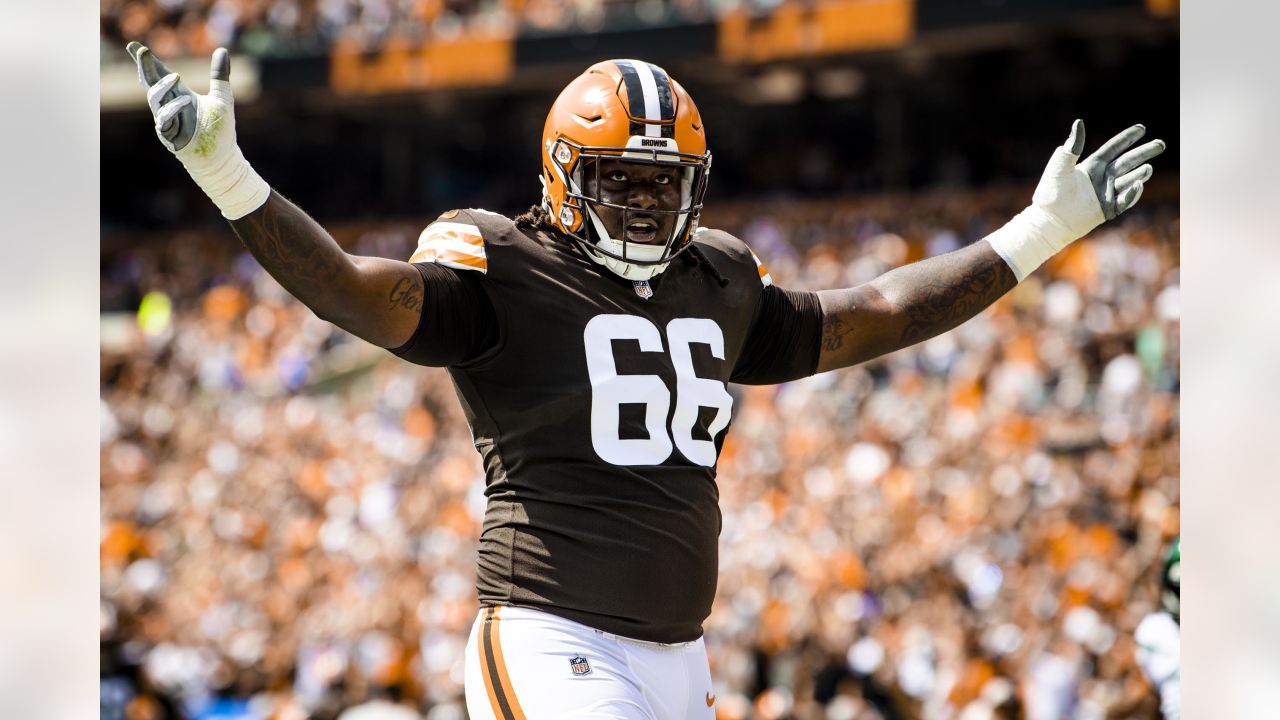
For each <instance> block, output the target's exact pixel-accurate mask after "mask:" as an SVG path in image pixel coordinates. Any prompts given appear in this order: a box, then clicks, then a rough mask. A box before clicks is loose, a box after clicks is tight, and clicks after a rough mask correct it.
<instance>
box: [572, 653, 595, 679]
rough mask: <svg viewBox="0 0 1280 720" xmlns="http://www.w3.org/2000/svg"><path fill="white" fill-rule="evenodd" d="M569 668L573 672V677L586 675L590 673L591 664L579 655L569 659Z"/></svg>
mask: <svg viewBox="0 0 1280 720" xmlns="http://www.w3.org/2000/svg"><path fill="white" fill-rule="evenodd" d="M569 667H570V668H571V669H572V670H573V674H574V675H586V674H587V673H589V672H591V664H590V663H588V662H587V659H586V658H584V657H582V656H581V655H575V656H573V657H571V658H569Z"/></svg>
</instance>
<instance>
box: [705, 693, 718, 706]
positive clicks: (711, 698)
mask: <svg viewBox="0 0 1280 720" xmlns="http://www.w3.org/2000/svg"><path fill="white" fill-rule="evenodd" d="M715 702H716V696H715V695H712V694H711V693H707V707H711V706H712V705H714V704H715Z"/></svg>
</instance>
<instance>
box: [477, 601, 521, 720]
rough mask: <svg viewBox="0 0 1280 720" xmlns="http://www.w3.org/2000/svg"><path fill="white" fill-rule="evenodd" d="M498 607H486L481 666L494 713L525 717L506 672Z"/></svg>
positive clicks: (505, 719)
mask: <svg viewBox="0 0 1280 720" xmlns="http://www.w3.org/2000/svg"><path fill="white" fill-rule="evenodd" d="M498 610H499V608H496V607H489V608H485V613H484V628H483V631H482V634H481V640H480V665H481V667H482V668H483V672H484V689H485V691H486V692H488V694H489V705H490V706H492V707H493V714H494V715H495V716H497V717H500V718H502V720H525V717H524V711H523V710H521V709H520V702H519V701H518V700H516V694H515V690H514V689H513V688H512V687H511V677H510V676H509V675H508V674H507V664H506V663H505V662H504V661H503V659H502V641H501V639H500V637H499V635H498V622H499V618H498Z"/></svg>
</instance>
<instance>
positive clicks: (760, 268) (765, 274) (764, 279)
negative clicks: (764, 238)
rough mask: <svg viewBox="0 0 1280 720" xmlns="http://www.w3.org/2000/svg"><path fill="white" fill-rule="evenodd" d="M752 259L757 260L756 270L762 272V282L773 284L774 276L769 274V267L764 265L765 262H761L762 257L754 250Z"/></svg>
mask: <svg viewBox="0 0 1280 720" xmlns="http://www.w3.org/2000/svg"><path fill="white" fill-rule="evenodd" d="M751 259H752V260H755V261H756V272H758V273H759V274H760V282H762V283H764V284H765V285H772V284H773V277H771V276H770V275H769V269H768V268H766V267H765V266H764V263H762V262H760V258H759V257H757V256H756V254H755V252H754V251H753V252H752V253H751Z"/></svg>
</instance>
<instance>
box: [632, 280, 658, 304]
mask: <svg viewBox="0 0 1280 720" xmlns="http://www.w3.org/2000/svg"><path fill="white" fill-rule="evenodd" d="M631 284H632V285H634V286H635V288H636V294H637V295H639V296H640V297H642V298H644V299H645V300H648V299H649V298H651V297H653V288H652V287H651V286H650V285H649V281H648V280H632V281H631Z"/></svg>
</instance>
